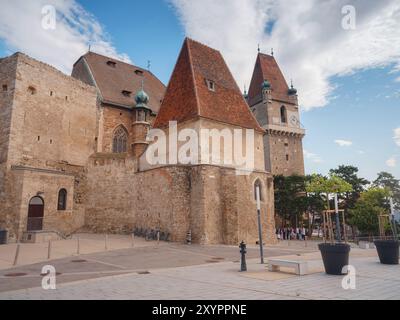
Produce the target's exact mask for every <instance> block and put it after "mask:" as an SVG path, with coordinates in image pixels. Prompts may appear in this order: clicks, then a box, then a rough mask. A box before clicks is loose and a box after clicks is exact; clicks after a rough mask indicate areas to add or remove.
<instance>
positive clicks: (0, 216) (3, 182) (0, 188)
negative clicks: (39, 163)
mask: <svg viewBox="0 0 400 320" xmlns="http://www.w3.org/2000/svg"><path fill="white" fill-rule="evenodd" d="M16 68H17V59H16V56H15V55H14V56H11V57H8V58H4V59H0V203H2V206H0V229H1V228H4V227H5V226H6V220H7V211H8V210H7V209H6V208H5V207H6V203H5V202H6V198H7V194H6V188H7V186H8V182H7V181H8V180H9V177H8V176H7V157H8V145H9V140H10V130H11V116H12V102H13V96H14V91H15V75H16Z"/></svg>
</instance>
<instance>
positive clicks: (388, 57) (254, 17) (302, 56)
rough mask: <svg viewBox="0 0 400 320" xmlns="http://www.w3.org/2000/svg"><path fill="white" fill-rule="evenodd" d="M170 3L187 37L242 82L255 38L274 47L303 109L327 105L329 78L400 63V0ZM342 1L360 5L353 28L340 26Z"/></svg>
mask: <svg viewBox="0 0 400 320" xmlns="http://www.w3.org/2000/svg"><path fill="white" fill-rule="evenodd" d="M169 1H170V2H171V3H172V4H173V5H174V7H175V8H176V11H177V13H178V15H179V17H180V19H181V22H182V24H183V26H184V28H185V30H186V33H187V35H188V36H190V37H192V38H195V39H197V40H199V41H201V42H204V43H206V44H208V45H210V46H212V47H214V48H217V49H219V50H221V52H222V54H223V55H224V57H225V58H226V60H227V63H228V65H229V66H230V68H231V70H232V72H233V74H234V76H235V78H236V80H237V81H238V84H239V86H240V87H243V85H244V84H245V83H247V84H249V81H250V79H251V73H252V71H253V67H254V62H255V56H256V53H257V51H256V48H257V44H258V43H260V45H261V49H262V50H263V51H265V52H267V53H269V51H270V48H271V47H273V48H274V51H275V57H276V59H277V60H278V62H279V64H280V65H281V67H282V69H283V72H284V74H285V75H286V78H287V79H290V78H293V79H294V82H295V85H296V87H297V89H299V99H300V103H301V104H302V105H303V107H304V108H305V109H311V108H313V107H321V106H324V105H326V104H327V103H328V101H329V99H330V96H331V95H333V92H334V90H335V88H334V86H333V84H332V83H331V82H330V78H331V77H332V76H336V75H346V74H351V73H353V72H355V71H357V70H360V69H364V68H372V67H381V66H383V65H388V64H390V63H396V65H397V66H398V65H399V63H400V51H399V50H398V48H399V47H400V2H399V1H398V0H381V1H375V0H363V1H359V0H326V1H319V0H303V1H297V0H287V1H279V0H252V1H242V0H220V1H215V0H202V1H192V0H169ZM344 5H354V6H355V8H356V14H357V16H356V17H357V20H356V21H357V25H356V29H355V30H344V29H343V28H342V18H343V14H342V12H341V9H342V7H343V6H344ZM266 26H269V27H270V26H273V27H272V31H271V30H268V28H266ZM269 29H271V28H269ZM268 31H270V32H268ZM397 71H399V69H397Z"/></svg>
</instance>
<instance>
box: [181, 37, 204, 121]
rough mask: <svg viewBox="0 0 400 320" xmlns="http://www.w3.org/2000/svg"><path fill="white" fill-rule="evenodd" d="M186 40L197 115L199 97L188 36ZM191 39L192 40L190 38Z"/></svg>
mask: <svg viewBox="0 0 400 320" xmlns="http://www.w3.org/2000/svg"><path fill="white" fill-rule="evenodd" d="M187 40H188V41H185V44H186V46H187V50H188V56H189V65H190V71H191V73H192V81H193V86H194V96H195V98H196V107H197V113H198V115H201V110H200V99H199V95H198V92H197V85H196V79H195V77H194V69H193V60H192V54H191V50H190V45H189V41H190V40H189V38H187ZM192 41H193V40H192Z"/></svg>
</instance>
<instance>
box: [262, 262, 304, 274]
mask: <svg viewBox="0 0 400 320" xmlns="http://www.w3.org/2000/svg"><path fill="white" fill-rule="evenodd" d="M280 267H285V268H293V269H294V270H295V272H296V274H297V275H299V276H304V275H306V274H307V273H308V265H307V261H289V260H280V259H271V260H268V270H269V271H272V272H274V271H279V270H280Z"/></svg>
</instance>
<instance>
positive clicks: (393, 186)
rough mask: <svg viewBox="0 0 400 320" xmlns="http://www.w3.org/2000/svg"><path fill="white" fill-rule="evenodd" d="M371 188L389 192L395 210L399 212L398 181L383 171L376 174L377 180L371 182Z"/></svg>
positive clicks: (399, 184)
mask: <svg viewBox="0 0 400 320" xmlns="http://www.w3.org/2000/svg"><path fill="white" fill-rule="evenodd" d="M373 186H374V187H377V188H386V189H387V190H389V192H390V196H391V197H392V198H393V202H394V205H395V207H396V209H398V210H400V180H398V179H396V178H395V177H394V176H393V175H392V174H390V173H388V172H384V171H383V172H380V173H378V178H377V179H376V180H375V181H374V182H373Z"/></svg>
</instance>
